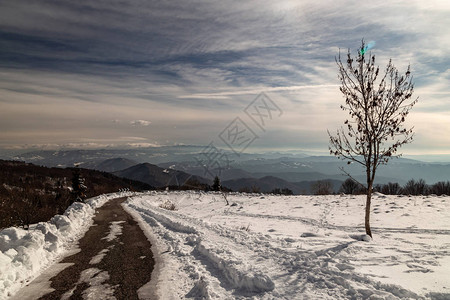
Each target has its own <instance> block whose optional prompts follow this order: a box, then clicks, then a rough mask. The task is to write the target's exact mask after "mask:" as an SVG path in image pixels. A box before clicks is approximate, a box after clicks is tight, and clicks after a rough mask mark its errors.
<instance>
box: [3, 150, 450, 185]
mask: <svg viewBox="0 0 450 300" xmlns="http://www.w3.org/2000/svg"><path fill="white" fill-rule="evenodd" d="M204 149H205V148H204V147H201V146H165V147H150V148H141V149H124V150H118V149H104V150H66V151H49V150H45V151H33V152H28V153H23V154H21V155H17V156H14V157H9V159H15V160H21V161H26V162H31V163H35V164H38V165H44V166H48V167H55V166H57V167H67V166H73V165H78V166H80V167H83V168H90V169H96V170H100V171H105V172H111V173H113V174H115V175H117V176H120V177H124V178H129V179H133V180H138V181H142V182H145V183H147V184H150V185H152V186H155V187H163V186H166V185H179V184H180V182H184V181H186V179H187V178H192V179H195V180H196V181H198V182H200V183H204V184H209V183H210V182H212V180H213V175H215V174H217V175H219V177H220V179H221V181H222V185H224V186H227V187H229V188H231V189H233V190H239V189H243V188H244V187H251V186H254V187H258V188H259V189H260V190H261V191H264V192H266V191H271V190H272V189H274V188H289V189H291V190H292V191H293V192H294V193H295V194H298V193H305V192H306V193H308V192H310V186H311V183H312V182H315V181H317V180H328V181H330V182H331V183H332V185H333V186H334V190H335V191H337V189H338V187H339V186H340V184H341V183H342V182H343V181H344V180H345V179H346V178H347V176H346V175H345V174H344V172H343V171H342V170H341V168H344V170H345V172H348V173H350V174H351V175H352V177H354V178H355V179H357V180H358V181H360V182H365V175H364V170H363V168H362V166H360V165H357V164H350V165H347V164H346V162H344V161H341V160H338V159H337V158H335V157H332V156H308V155H305V154H302V153H286V152H284V153H281V152H269V153H262V154H258V153H256V154H255V153H243V154H241V155H240V156H237V155H234V154H233V153H228V155H229V157H231V158H232V159H230V160H229V163H228V165H227V166H222V167H221V168H219V169H218V168H216V169H211V168H208V166H207V165H205V164H200V163H199V160H198V158H199V156H200V155H201V154H203V152H202V151H204ZM224 152H225V153H226V151H224ZM409 179H416V180H418V179H424V180H425V181H426V182H427V183H429V184H432V183H435V182H438V181H447V180H449V179H450V164H449V163H426V162H422V161H417V160H411V159H404V158H398V159H392V160H391V161H390V162H389V163H388V164H387V165H381V166H380V167H379V168H378V171H377V176H376V180H375V181H376V182H375V183H377V184H385V183H388V182H398V183H399V184H400V185H404V184H405V183H406V182H407V181H408V180H409Z"/></svg>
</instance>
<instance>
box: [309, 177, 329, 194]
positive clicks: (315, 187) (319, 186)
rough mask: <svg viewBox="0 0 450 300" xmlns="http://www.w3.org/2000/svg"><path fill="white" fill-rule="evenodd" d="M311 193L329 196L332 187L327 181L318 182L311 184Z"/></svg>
mask: <svg viewBox="0 0 450 300" xmlns="http://www.w3.org/2000/svg"><path fill="white" fill-rule="evenodd" d="M311 191H312V193H313V194H314V195H330V194H333V187H332V185H331V182H329V181H328V180H319V181H316V182H314V183H312V184H311Z"/></svg>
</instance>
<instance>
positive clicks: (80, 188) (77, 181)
mask: <svg viewBox="0 0 450 300" xmlns="http://www.w3.org/2000/svg"><path fill="white" fill-rule="evenodd" d="M86 190H87V187H86V185H85V184H84V178H83V177H82V176H81V173H80V170H79V169H77V168H75V169H74V171H73V175H72V196H73V199H74V201H78V202H84V198H85V197H86V194H85V192H86Z"/></svg>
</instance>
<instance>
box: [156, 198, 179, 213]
mask: <svg viewBox="0 0 450 300" xmlns="http://www.w3.org/2000/svg"><path fill="white" fill-rule="evenodd" d="M159 207H160V208H164V209H167V210H176V209H177V207H176V206H175V203H173V202H172V201H170V200H168V199H167V200H166V201H164V202H163V203H161V204H160V205H159Z"/></svg>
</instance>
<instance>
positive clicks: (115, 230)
mask: <svg viewBox="0 0 450 300" xmlns="http://www.w3.org/2000/svg"><path fill="white" fill-rule="evenodd" d="M122 223H125V221H113V222H111V225H109V233H108V235H107V236H105V237H104V238H102V239H103V240H107V241H108V242H111V241H112V240H114V239H116V238H117V236H119V235H121V234H122V225H120V224H122Z"/></svg>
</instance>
